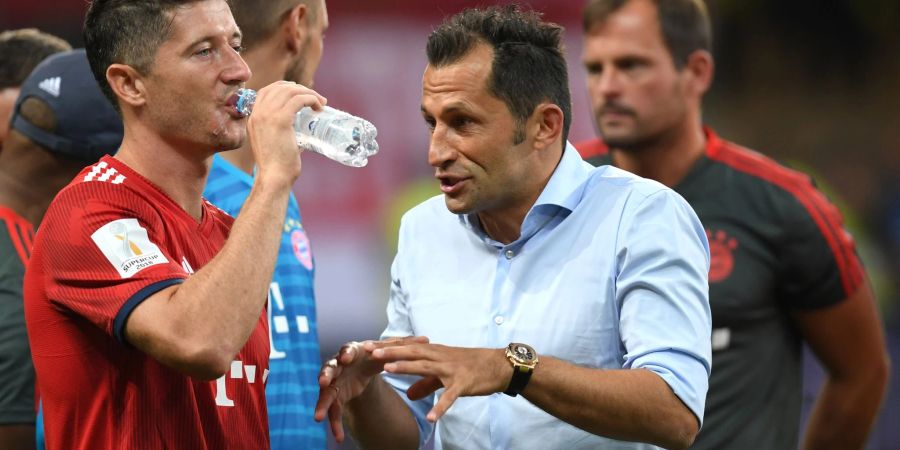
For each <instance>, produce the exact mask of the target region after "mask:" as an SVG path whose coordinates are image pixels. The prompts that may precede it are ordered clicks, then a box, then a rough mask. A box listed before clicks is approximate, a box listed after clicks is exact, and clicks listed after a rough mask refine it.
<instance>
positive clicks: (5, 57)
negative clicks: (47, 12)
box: [0, 28, 72, 89]
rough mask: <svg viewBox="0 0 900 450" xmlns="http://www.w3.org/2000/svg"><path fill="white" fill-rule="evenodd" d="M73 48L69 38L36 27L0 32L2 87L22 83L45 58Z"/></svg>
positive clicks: (0, 84) (0, 80)
mask: <svg viewBox="0 0 900 450" xmlns="http://www.w3.org/2000/svg"><path fill="white" fill-rule="evenodd" d="M71 49H72V46H71V45H69V43H68V42H66V41H64V40H62V39H60V38H58V37H56V36H53V35H52V34H47V33H43V32H41V31H38V30H37V29H36V28H24V29H21V30H10V31H4V32H2V33H0V89H6V88H8V87H18V86H21V85H22V82H24V81H25V78H28V74H30V73H31V71H32V70H34V68H35V67H37V65H38V64H40V62H41V61H43V60H44V58H46V57H48V56H50V55H52V54H54V53H59V52H64V51H67V50H71Z"/></svg>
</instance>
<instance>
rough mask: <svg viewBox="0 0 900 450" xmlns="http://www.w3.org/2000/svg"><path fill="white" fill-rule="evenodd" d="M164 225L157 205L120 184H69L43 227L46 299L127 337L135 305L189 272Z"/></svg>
mask: <svg viewBox="0 0 900 450" xmlns="http://www.w3.org/2000/svg"><path fill="white" fill-rule="evenodd" d="M166 230H167V228H166V224H165V223H164V221H163V220H162V218H161V216H160V215H159V213H158V212H156V209H155V208H154V206H153V205H152V204H150V203H149V201H148V200H146V199H145V198H144V197H142V196H140V195H138V194H137V193H135V192H133V191H131V190H130V189H129V188H127V187H125V186H121V185H114V184H111V183H83V184H76V185H72V186H70V187H69V188H68V189H66V190H64V191H63V193H61V194H60V196H59V197H57V199H56V200H55V201H54V203H53V204H52V205H51V208H50V210H48V212H47V216H46V217H45V220H44V222H43V223H42V229H41V230H40V232H42V233H44V234H45V236H44V239H45V246H44V247H45V248H44V249H43V264H44V267H43V268H42V271H43V273H44V274H45V280H46V295H47V298H48V299H49V301H50V302H51V303H52V304H53V305H54V306H55V307H57V308H60V309H62V310H65V311H67V312H71V313H73V314H75V315H78V316H80V317H82V318H84V319H86V320H87V321H88V322H90V323H92V324H94V325H96V326H97V327H99V328H101V329H102V330H104V331H105V332H106V333H108V334H110V335H112V336H114V337H115V338H117V339H118V340H119V341H120V342H123V343H124V342H125V339H124V327H125V322H126V320H127V318H128V315H129V314H130V313H131V312H132V311H133V310H134V308H136V307H137V306H138V305H139V304H140V303H141V302H142V301H144V300H145V299H147V298H148V297H150V296H151V295H153V294H154V293H156V292H158V291H160V290H161V289H163V288H166V287H168V286H172V285H174V284H178V283H181V282H183V281H184V280H185V279H186V278H187V276H188V274H187V272H186V271H185V269H184V268H183V267H182V265H181V263H180V261H179V260H177V259H176V258H174V257H173V255H172V254H171V252H170V249H168V248H167V244H168V242H167V238H166Z"/></svg>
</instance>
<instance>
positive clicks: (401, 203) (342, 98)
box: [0, 0, 900, 450]
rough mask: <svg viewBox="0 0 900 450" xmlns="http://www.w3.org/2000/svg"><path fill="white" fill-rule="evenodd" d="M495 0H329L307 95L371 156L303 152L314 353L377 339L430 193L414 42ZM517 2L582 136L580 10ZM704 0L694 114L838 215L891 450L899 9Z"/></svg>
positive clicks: (809, 391) (56, 10)
mask: <svg viewBox="0 0 900 450" xmlns="http://www.w3.org/2000/svg"><path fill="white" fill-rule="evenodd" d="M497 3H508V2H491V1H481V2H475V1H467V0H441V1H421V0H366V1H358V0H357V1H354V0H328V10H329V16H330V22H331V27H330V29H329V30H328V32H327V34H326V35H327V39H326V40H325V55H324V58H323V60H322V64H321V66H320V68H319V71H318V73H317V76H316V82H315V88H316V89H317V90H318V91H319V92H321V93H322V94H324V95H325V96H327V97H328V99H329V104H330V105H332V106H335V107H338V108H341V109H344V110H347V111H350V112H352V113H355V114H357V115H360V116H363V117H366V118H368V119H369V120H371V121H372V122H373V123H374V124H375V125H376V126H377V127H378V130H379V137H378V141H379V143H380V145H381V153H380V154H378V155H377V156H375V157H374V158H373V159H371V160H370V163H369V165H368V167H366V168H364V169H355V168H349V167H344V166H341V165H338V164H335V163H332V162H330V161H328V160H326V159H325V158H321V157H319V156H316V155H309V156H306V157H305V158H304V161H303V163H304V164H303V174H302V176H301V180H300V181H299V182H298V183H297V185H296V186H295V190H296V192H297V194H298V197H299V199H300V205H301V208H302V210H303V217H304V224H305V227H306V228H307V230H308V233H309V235H310V237H311V239H312V245H313V250H314V254H315V257H316V264H317V281H316V288H317V295H318V308H319V334H320V339H321V343H322V349H323V353H324V355H328V354H331V353H333V352H334V351H336V350H337V348H338V347H339V346H340V344H341V343H343V342H345V341H348V340H361V339H368V338H373V337H376V336H378V334H379V333H380V332H381V330H382V328H383V327H384V324H385V313H384V306H385V302H386V297H387V291H388V281H389V275H388V270H389V265H390V261H391V258H392V254H393V251H394V245H395V231H396V225H397V223H398V221H399V217H400V215H401V214H402V212H403V211H405V210H406V209H408V208H409V207H410V206H412V205H413V204H414V203H416V202H418V201H419V200H422V199H424V198H426V197H428V196H430V195H434V194H436V193H438V191H437V186H436V183H435V182H433V181H432V180H431V179H430V174H431V169H430V168H429V167H428V165H427V163H426V149H427V145H428V141H427V133H426V128H425V126H424V124H423V121H422V119H421V117H420V114H419V96H420V93H421V84H420V82H421V76H422V71H423V70H424V67H425V52H424V43H425V39H426V36H427V35H428V33H429V32H430V31H431V29H432V28H433V27H434V26H435V25H436V24H437V23H439V22H440V20H441V18H442V17H444V16H445V15H449V14H453V13H455V12H457V11H459V10H461V9H462V8H464V7H470V6H483V5H489V4H497ZM519 3H523V4H530V5H531V6H532V7H533V8H534V9H536V10H539V11H542V12H544V13H545V18H547V19H549V20H552V21H554V22H557V23H559V24H561V25H563V26H565V28H566V45H567V55H568V59H569V67H570V82H571V88H572V93H573V112H574V120H573V126H572V130H571V140H572V141H574V142H577V141H580V140H584V139H588V138H590V137H592V136H593V135H594V130H593V126H592V125H591V119H590V112H589V104H588V101H587V99H586V92H585V88H584V75H583V70H582V68H581V66H580V55H581V40H580V34H581V29H580V14H581V7H582V5H583V0H553V1H551V0H533V1H530V2H529V1H521V2H519ZM707 4H708V5H709V8H710V13H711V15H712V17H713V22H714V33H715V50H714V54H715V57H716V63H717V76H716V82H715V84H714V88H713V89H712V91H711V92H710V94H709V95H708V96H707V99H706V103H705V119H706V121H707V123H709V124H710V125H712V126H713V127H715V128H716V129H717V131H718V132H719V133H720V134H721V135H723V136H725V137H727V138H729V139H731V140H733V141H736V142H738V143H741V144H743V145H746V146H748V147H750V148H753V149H756V150H759V151H761V152H763V153H765V154H767V155H769V156H772V157H775V158H777V159H779V160H781V161H783V162H786V163H788V164H789V165H792V166H794V167H797V168H801V169H803V170H805V171H807V172H808V173H810V174H811V175H813V176H814V178H815V179H816V180H817V182H818V183H819V185H820V186H822V187H823V189H824V190H825V191H826V192H827V193H828V194H829V195H830V196H831V198H832V199H833V200H834V201H835V202H836V203H837V204H838V205H839V206H840V207H841V209H842V211H843V213H844V216H845V218H846V220H847V222H848V224H849V227H850V228H851V230H852V232H853V233H854V236H855V237H856V239H857V244H858V247H859V251H860V254H861V256H862V258H863V260H864V262H865V264H866V267H867V269H868V271H869V274H870V276H871V278H872V281H873V283H874V284H875V286H876V290H877V293H878V298H879V303H880V307H881V311H882V315H883V318H884V320H885V323H886V325H887V328H888V334H889V336H888V339H889V343H888V345H889V347H890V349H891V353H892V360H893V361H894V362H895V370H894V374H893V376H892V383H891V388H890V392H889V393H888V399H887V401H886V404H885V406H884V409H883V412H882V414H881V416H880V419H879V421H878V423H877V425H876V430H875V432H874V434H873V436H872V438H871V439H870V443H869V447H868V448H870V449H885V450H886V449H897V448H900V428H898V427H897V426H896V425H897V424H900V377H898V375H897V371H898V370H897V369H896V365H897V361H900V308H898V305H900V301H898V297H900V292H898V282H897V280H900V81H898V80H900V57H898V56H900V2H897V1H895V0H884V1H881V0H855V1H854V0H791V1H779V0H756V1H745V0H707ZM85 8H86V0H30V1H23V0H0V30H5V29H13V28H22V27H37V28H40V29H42V30H44V31H47V32H50V33H53V34H56V35H58V36H60V37H62V38H64V39H66V40H68V41H69V42H70V43H72V44H73V45H74V46H76V47H79V46H82V45H83V44H82V39H81V34H80V28H81V21H82V18H83V16H84V10H85ZM438 257H440V255H438ZM447 257H452V256H451V255H447ZM806 378H807V381H808V383H806V388H805V391H806V393H805V398H806V400H807V405H808V404H810V403H811V402H812V400H813V398H814V395H815V392H816V390H817V389H818V386H819V385H820V383H821V380H822V371H821V369H820V368H819V367H818V366H817V364H815V362H814V361H810V362H809V363H807V374H806ZM892 425H893V426H892ZM331 445H332V447H333V448H335V449H337V448H340V449H351V448H354V447H353V446H352V444H345V445H342V446H338V445H336V444H333V443H332V444H331Z"/></svg>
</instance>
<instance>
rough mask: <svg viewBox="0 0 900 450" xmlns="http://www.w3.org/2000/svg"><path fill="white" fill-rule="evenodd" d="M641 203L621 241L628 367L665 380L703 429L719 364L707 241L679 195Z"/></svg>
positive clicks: (620, 300)
mask: <svg viewBox="0 0 900 450" xmlns="http://www.w3.org/2000/svg"><path fill="white" fill-rule="evenodd" d="M636 197H637V198H632V199H630V200H631V201H630V202H629V203H631V204H630V205H629V207H627V208H626V211H625V213H624V215H623V218H622V224H621V228H620V233H619V236H618V237H617V239H618V245H617V255H616V257H617V271H618V273H617V280H616V302H617V305H618V307H619V309H620V317H619V321H620V323H619V326H620V331H621V338H622V344H623V345H624V347H625V352H626V353H625V362H624V364H623V367H624V368H630V369H638V368H642V369H647V370H650V371H652V372H654V373H656V374H657V375H659V376H660V377H662V379H663V380H665V382H666V383H667V384H668V385H669V387H670V388H671V389H672V391H673V392H674V393H675V395H676V396H678V398H680V399H681V401H682V402H684V404H685V405H687V407H688V408H689V409H690V410H691V411H692V412H693V413H694V415H696V416H697V419H698V420H699V421H700V423H701V424H702V423H703V409H704V406H705V403H706V392H707V390H708V389H709V373H710V368H711V362H710V361H711V358H712V351H711V349H710V333H711V327H712V318H711V313H710V307H709V284H708V274H709V244H708V242H707V239H706V233H705V232H704V230H703V226H702V225H701V223H700V220H699V219H698V218H697V215H696V214H695V213H694V211H693V209H691V207H690V206H689V205H688V204H687V202H686V201H685V200H684V199H682V198H681V196H679V195H678V194H677V193H675V192H674V191H671V190H669V189H661V190H659V191H656V192H653V193H651V194H649V195H646V196H645V197H641V196H639V195H638V196H636Z"/></svg>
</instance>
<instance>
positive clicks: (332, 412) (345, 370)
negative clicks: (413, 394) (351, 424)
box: [314, 336, 428, 442]
mask: <svg viewBox="0 0 900 450" xmlns="http://www.w3.org/2000/svg"><path fill="white" fill-rule="evenodd" d="M427 343H428V338H427V337H424V336H410V337H403V338H390V339H386V340H383V341H364V342H348V343H346V344H344V345H343V346H342V347H341V349H340V350H339V351H338V353H337V354H336V355H334V357H333V358H331V359H329V360H328V361H327V362H325V364H323V365H322V370H321V371H320V372H319V400H318V402H317V403H316V409H315V415H314V417H315V419H316V421H322V420H324V419H325V416H326V415H327V416H328V421H329V423H330V426H331V432H332V433H333V434H334V436H335V438H336V439H337V441H338V442H342V441H343V440H344V425H343V420H342V417H343V412H344V411H343V409H344V405H345V404H347V403H348V402H351V401H352V400H354V399H356V398H357V397H359V396H361V395H362V394H363V393H364V392H365V391H366V389H367V388H368V387H369V385H370V382H371V381H372V379H373V378H374V377H375V376H377V375H378V374H380V373H381V372H382V371H383V370H384V364H385V363H384V361H378V360H375V359H374V358H372V352H373V351H374V350H375V349H378V348H385V347H393V346H402V345H409V344H427Z"/></svg>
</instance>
